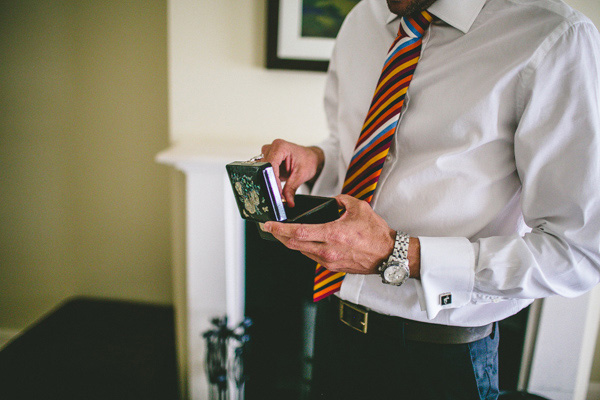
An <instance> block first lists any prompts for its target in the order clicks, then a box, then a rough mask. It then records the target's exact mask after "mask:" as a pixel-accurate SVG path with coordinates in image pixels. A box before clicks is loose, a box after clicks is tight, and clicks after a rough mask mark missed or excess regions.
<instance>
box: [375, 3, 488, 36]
mask: <svg viewBox="0 0 600 400" xmlns="http://www.w3.org/2000/svg"><path fill="white" fill-rule="evenodd" d="M485 2H486V0H459V1H457V0H437V1H436V2H435V3H433V4H432V5H431V6H430V7H429V8H428V9H427V11H429V12H430V13H432V14H433V15H435V16H436V17H438V18H439V19H441V20H442V21H444V22H446V23H447V24H449V25H451V26H453V27H455V28H456V29H458V30H460V31H462V32H463V33H467V32H468V31H469V29H471V25H473V22H475V18H477V16H478V15H479V12H480V11H481V9H482V8H483V5H484V4H485ZM388 12H389V11H388ZM396 18H398V16H397V15H396V14H393V13H391V12H390V13H389V16H388V19H387V23H388V24H389V23H390V22H392V21H394V20H395V19H396Z"/></svg>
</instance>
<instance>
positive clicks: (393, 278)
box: [383, 265, 406, 285]
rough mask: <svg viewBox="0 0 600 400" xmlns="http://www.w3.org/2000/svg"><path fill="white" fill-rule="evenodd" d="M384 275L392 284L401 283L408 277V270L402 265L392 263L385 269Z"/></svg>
mask: <svg viewBox="0 0 600 400" xmlns="http://www.w3.org/2000/svg"><path fill="white" fill-rule="evenodd" d="M383 277H384V279H385V280H386V281H388V282H389V283H391V284H392V285H399V284H401V283H402V282H403V281H404V279H405V278H406V270H405V269H404V268H402V267H401V266H400V265H390V266H389V267H387V268H386V269H385V271H383Z"/></svg>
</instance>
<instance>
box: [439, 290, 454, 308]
mask: <svg viewBox="0 0 600 400" xmlns="http://www.w3.org/2000/svg"><path fill="white" fill-rule="evenodd" d="M440 304H441V305H442V306H449V305H450V304H452V293H442V294H440Z"/></svg>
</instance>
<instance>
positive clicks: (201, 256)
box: [156, 143, 600, 400]
mask: <svg viewBox="0 0 600 400" xmlns="http://www.w3.org/2000/svg"><path fill="white" fill-rule="evenodd" d="M258 148H259V147H258V146H252V147H250V146H246V147H244V146H238V147H235V146H234V147H232V146H206V145H201V144H197V143H192V144H188V143H181V144H175V145H173V146H172V147H170V148H169V149H167V150H165V151H163V152H161V153H160V154H158V156H157V157H156V160H157V161H158V162H159V163H162V164H166V165H170V166H172V167H174V168H175V169H177V170H179V171H182V172H183V173H184V174H185V188H184V190H182V191H181V193H185V194H184V195H183V197H184V198H183V199H180V200H182V201H185V207H184V213H185V216H184V217H185V231H184V235H183V236H184V237H183V238H181V241H183V242H184V243H175V245H174V248H175V251H183V252H185V255H175V258H181V259H183V260H184V261H183V262H184V264H185V265H184V266H183V268H184V270H185V272H184V276H185V292H186V296H185V297H184V300H183V301H184V302H185V304H177V302H176V304H175V306H176V312H177V313H178V315H179V318H178V321H185V324H184V327H185V330H186V338H185V339H186V340H183V341H181V342H182V343H179V344H178V345H179V346H180V352H179V354H185V359H186V360H187V362H186V363H185V365H183V371H181V372H182V374H183V378H184V380H185V381H187V392H188V397H189V398H190V399H193V400H196V399H198V400H200V399H206V398H207V393H208V391H207V390H208V389H207V388H208V385H207V380H206V376H205V373H204V343H203V339H202V338H201V333H202V332H204V331H206V330H207V329H208V328H209V327H210V319H211V318H213V317H219V316H223V315H227V316H228V317H229V321H230V325H232V326H233V325H236V324H237V323H238V322H239V321H240V320H241V319H242V318H243V313H244V292H245V290H244V226H243V222H242V219H241V218H240V217H239V214H238V211H237V208H236V205H235V200H234V199H233V195H232V192H231V187H230V184H229V181H228V179H227V176H226V171H225V164H227V163H228V162H231V161H235V160H245V159H249V158H250V157H252V156H253V155H255V153H256V152H257V149H258ZM176 192H177V193H179V191H176ZM179 249H185V250H179ZM177 256H179V257H177ZM175 298H177V293H176V294H175ZM599 309H600V287H597V288H596V289H595V290H594V291H592V292H590V293H588V294H586V295H584V296H581V297H579V298H576V299H565V298H560V297H552V298H549V299H545V300H540V301H537V302H536V303H535V306H534V308H533V311H532V313H531V314H532V317H531V318H530V320H529V323H528V327H527V341H526V348H525V354H524V356H523V361H524V362H523V367H522V371H521V388H522V389H527V390H528V391H530V392H532V393H537V394H540V395H543V396H546V397H548V398H550V399H553V400H584V399H585V396H586V393H587V387H588V383H589V374H590V370H591V365H592V361H593V354H594V345H595V341H596V337H597V333H598V325H599V322H600V321H599V319H600V312H598V310H599ZM180 325H181V323H180ZM179 328H181V327H179ZM186 341H187V343H186Z"/></svg>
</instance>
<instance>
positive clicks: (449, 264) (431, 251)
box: [417, 237, 475, 319]
mask: <svg viewBox="0 0 600 400" xmlns="http://www.w3.org/2000/svg"><path fill="white" fill-rule="evenodd" d="M419 241H420V246H421V285H420V286H421V287H420V290H418V291H417V292H418V295H419V302H420V303H421V306H422V307H423V306H424V308H425V311H427V318H429V319H433V318H435V317H436V316H437V315H438V313H439V312H440V311H441V310H445V309H448V308H458V307H462V306H464V305H466V304H468V303H469V302H470V301H471V295H472V293H473V284H474V281H475V251H474V249H473V245H472V244H471V242H469V240H468V239H466V238H462V237H435V238H434V237H419Z"/></svg>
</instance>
